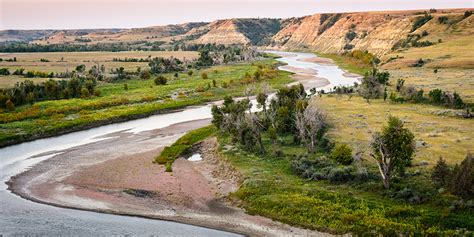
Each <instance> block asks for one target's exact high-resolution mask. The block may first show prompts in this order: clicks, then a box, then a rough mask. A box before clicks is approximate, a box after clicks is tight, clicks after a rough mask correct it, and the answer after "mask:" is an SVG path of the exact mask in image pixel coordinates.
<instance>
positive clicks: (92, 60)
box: [0, 51, 199, 79]
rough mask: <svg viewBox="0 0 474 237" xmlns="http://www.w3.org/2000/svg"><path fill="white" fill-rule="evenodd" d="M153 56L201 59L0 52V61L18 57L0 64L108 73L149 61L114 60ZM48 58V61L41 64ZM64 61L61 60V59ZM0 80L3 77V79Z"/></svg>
mask: <svg viewBox="0 0 474 237" xmlns="http://www.w3.org/2000/svg"><path fill="white" fill-rule="evenodd" d="M148 56H151V57H152V58H153V57H164V58H169V57H175V58H178V59H195V58H198V57H199V54H198V52H193V51H173V52H163V51H124V52H51V53H0V58H3V59H9V58H14V57H16V58H17V61H16V62H5V61H3V62H0V68H3V67H6V68H9V69H10V71H14V70H15V69H17V68H25V70H26V71H28V70H36V71H42V72H65V71H66V70H68V71H72V70H74V68H75V67H76V66H77V65H80V64H84V65H86V67H87V68H90V67H92V66H93V65H96V62H97V63H99V64H104V65H105V67H106V69H107V71H108V70H110V69H113V68H117V67H124V68H125V70H136V68H137V67H142V68H147V67H148V63H146V62H113V61H112V60H113V59H114V58H120V59H124V58H137V59H141V58H147V57H148ZM40 59H46V60H48V61H49V62H41V61H40ZM61 59H62V60H61ZM0 79H1V77H0Z"/></svg>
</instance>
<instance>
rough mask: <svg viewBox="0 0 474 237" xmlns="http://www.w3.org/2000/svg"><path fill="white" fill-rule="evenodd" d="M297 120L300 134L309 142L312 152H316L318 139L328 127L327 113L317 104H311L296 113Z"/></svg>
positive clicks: (304, 140)
mask: <svg viewBox="0 0 474 237" xmlns="http://www.w3.org/2000/svg"><path fill="white" fill-rule="evenodd" d="M295 122H296V128H297V131H298V136H299V137H300V139H301V140H302V141H303V142H305V143H306V144H307V146H308V150H309V151H310V152H315V150H316V145H317V143H318V140H319V139H321V138H322V137H323V135H324V133H325V132H326V130H327V128H328V123H327V117H326V114H325V113H324V112H323V111H322V110H321V109H320V108H319V107H318V106H317V105H315V104H310V105H308V106H306V107H305V109H304V110H299V111H298V112H297V113H296V121H295Z"/></svg>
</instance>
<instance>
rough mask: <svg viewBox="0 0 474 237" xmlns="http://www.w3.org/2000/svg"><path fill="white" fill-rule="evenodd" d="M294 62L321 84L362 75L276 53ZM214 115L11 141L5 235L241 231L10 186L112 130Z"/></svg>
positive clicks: (164, 117)
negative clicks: (36, 197)
mask: <svg viewBox="0 0 474 237" xmlns="http://www.w3.org/2000/svg"><path fill="white" fill-rule="evenodd" d="M275 53H278V54H281V55H282V56H283V57H282V58H280V59H278V60H280V61H282V62H285V63H288V66H292V67H298V68H304V69H314V70H317V73H318V75H317V76H318V77H322V78H326V79H327V80H329V82H330V84H329V85H327V86H325V87H323V88H320V89H324V90H326V91H327V90H329V89H330V88H332V87H334V86H340V85H353V84H354V82H356V81H357V78H353V77H345V76H343V74H344V71H342V70H341V69H339V68H338V67H337V66H333V65H324V64H316V63H310V62H303V61H300V60H301V59H304V58H308V57H314V55H313V54H307V53H287V52H275ZM205 118H211V105H204V106H197V107H190V108H187V109H185V110H182V111H178V112H173V113H169V114H161V115H154V116H150V117H148V118H143V119H137V120H133V121H128V122H123V123H117V124H111V125H105V126H101V127H97V128H92V129H89V130H84V131H80V132H74V133H69V134H65V135H61V136H56V137H52V138H45V139H39V140H36V141H32V142H25V143H22V144H18V145H14V146H9V147H5V148H2V149H0V235H2V234H3V235H17V234H18V235H32V234H33V235H71V234H74V235H126V234H127V235H128V234H130V235H160V236H176V235H182V236H190V235H192V236H234V235H235V234H231V233H227V232H222V231H217V230H212V229H207V228H201V227H196V226H192V225H186V224H179V223H174V222H168V221H159V220H149V219H144V218H135V217H125V216H117V215H109V214H100V213H94V212H88V211H78V210H72V209H66V208H58V207H52V206H49V205H44V204H38V203H34V202H31V201H29V200H25V199H22V198H20V197H18V196H16V195H14V194H12V193H10V192H9V191H8V190H7V185H6V184H5V182H7V181H8V180H9V179H10V177H12V176H14V175H16V174H19V173H21V172H23V171H25V170H27V169H28V168H29V167H32V166H34V165H35V164H37V163H39V162H41V161H43V160H47V159H49V158H51V157H54V156H55V155H57V154H60V153H61V151H62V150H65V149H69V148H73V147H76V146H79V145H84V144H89V143H93V142H98V141H101V140H105V139H110V137H112V136H107V135H108V134H111V133H114V132H118V131H127V132H132V133H140V132H144V131H150V130H155V129H159V128H164V127H167V126H170V125H173V124H177V123H181V122H187V121H193V120H198V119H205Z"/></svg>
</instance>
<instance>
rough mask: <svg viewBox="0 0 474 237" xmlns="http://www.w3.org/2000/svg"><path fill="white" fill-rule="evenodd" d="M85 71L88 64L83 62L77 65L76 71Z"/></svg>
mask: <svg viewBox="0 0 474 237" xmlns="http://www.w3.org/2000/svg"><path fill="white" fill-rule="evenodd" d="M85 71H86V65H84V64H81V65H78V66H76V72H79V73H83V72H85Z"/></svg>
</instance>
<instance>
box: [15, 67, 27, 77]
mask: <svg viewBox="0 0 474 237" xmlns="http://www.w3.org/2000/svg"><path fill="white" fill-rule="evenodd" d="M24 71H25V69H24V68H18V69H16V70H15V71H14V72H13V75H19V76H22V75H23V72H24Z"/></svg>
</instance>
